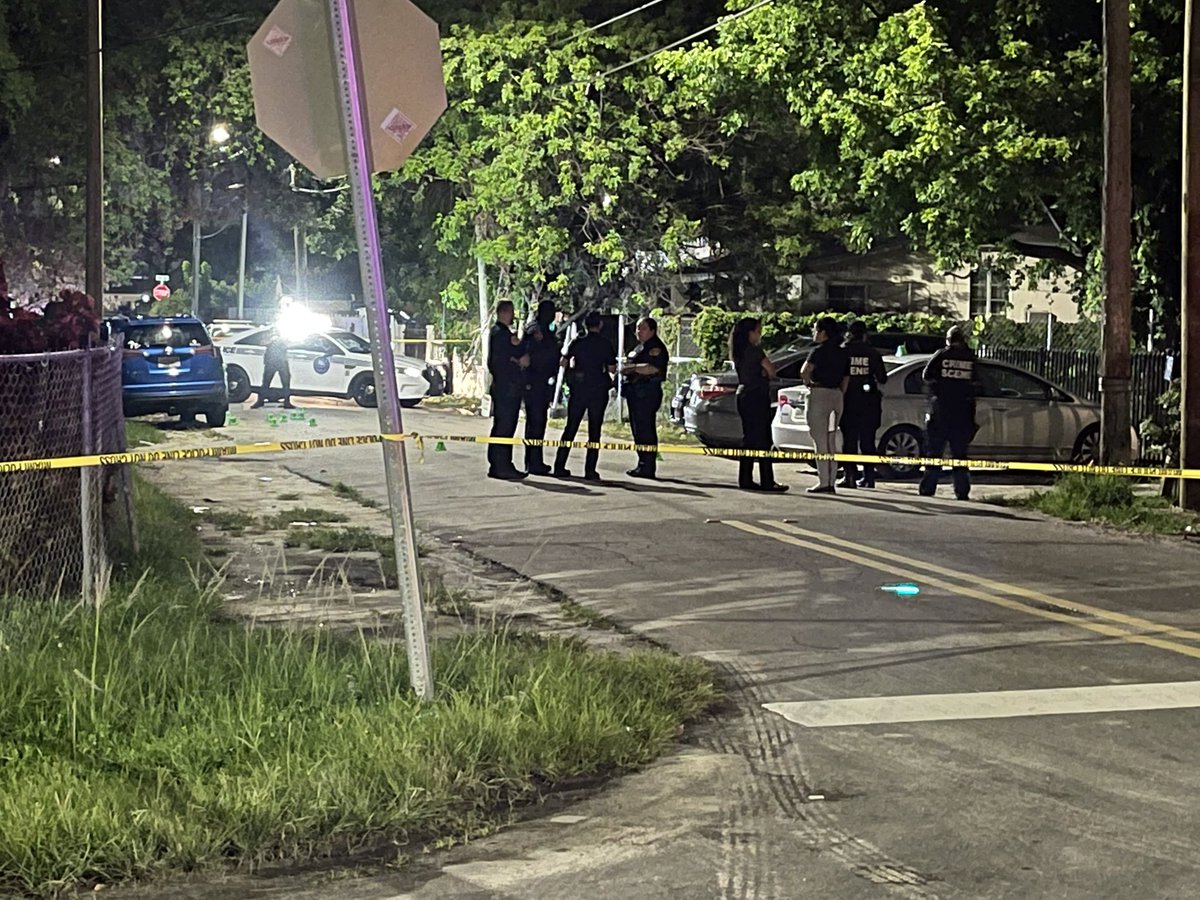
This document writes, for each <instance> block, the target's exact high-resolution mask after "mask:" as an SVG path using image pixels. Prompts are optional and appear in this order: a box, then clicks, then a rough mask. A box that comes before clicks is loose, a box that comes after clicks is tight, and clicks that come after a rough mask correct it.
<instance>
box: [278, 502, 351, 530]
mask: <svg viewBox="0 0 1200 900" xmlns="http://www.w3.org/2000/svg"><path fill="white" fill-rule="evenodd" d="M260 521H261V522H262V525H263V527H264V528H288V527H290V526H291V524H292V523H293V522H323V523H332V522H349V521H350V517H349V516H348V515H346V514H345V513H340V512H331V511H329V510H325V509H318V508H316V507H312V506H297V507H293V508H292V509H283V510H280V511H279V512H277V513H275V514H274V515H270V516H263V517H262V519H261V520H260Z"/></svg>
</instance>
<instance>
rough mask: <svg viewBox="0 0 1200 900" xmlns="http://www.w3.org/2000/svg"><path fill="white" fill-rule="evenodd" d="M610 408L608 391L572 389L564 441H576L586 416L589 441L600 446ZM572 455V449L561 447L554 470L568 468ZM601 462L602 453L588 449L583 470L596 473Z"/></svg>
mask: <svg viewBox="0 0 1200 900" xmlns="http://www.w3.org/2000/svg"><path fill="white" fill-rule="evenodd" d="M607 406H608V391H594V392H592V393H589V392H588V391H587V390H586V389H585V388H582V387H576V388H574V389H572V391H571V396H570V397H568V398H567V427H566V428H564V429H563V433H562V439H563V440H564V441H573V440H575V435H577V434H578V433H579V425H580V423H581V422H582V421H583V417H584V414H586V415H587V420H588V441H589V443H592V444H598V443H599V442H600V438H601V437H602V436H603V435H602V432H601V429H602V428H603V426H604V410H605V408H606V407H607ZM570 455H571V448H570V447H559V448H558V453H557V454H556V455H555V457H554V468H556V469H565V468H566V467H567V457H568V456H570ZM598 462H600V451H599V450H593V449H592V448H590V447H589V448H588V450H587V456H586V460H585V462H584V466H583V470H584V472H586V473H587V474H589V475H590V474H591V473H592V472H595V471H596V464H597V463H598Z"/></svg>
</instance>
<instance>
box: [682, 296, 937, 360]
mask: <svg viewBox="0 0 1200 900" xmlns="http://www.w3.org/2000/svg"><path fill="white" fill-rule="evenodd" d="M745 315H754V316H755V317H756V318H758V319H760V320H761V321H762V327H763V346H764V347H765V348H766V349H767V350H768V351H771V350H777V349H779V348H780V347H785V346H787V345H788V344H790V343H792V342H794V341H797V340H799V339H801V338H807V337H811V336H812V330H813V325H814V324H816V321H817V319H819V318H821V317H822V316H832V317H833V318H835V319H837V320H839V321H841V322H850V321H852V320H854V319H861V320H862V321H863V322H865V323H866V325H867V328H868V329H870V330H871V331H873V332H876V333H878V332H883V331H900V332H906V333H909V334H945V332H946V329H947V328H949V327H950V326H951V325H956V324H958V322H957V320H955V319H951V318H949V317H948V316H934V315H930V314H928V313H867V314H865V315H856V314H854V313H828V312H819V313H805V314H804V315H797V314H795V313H791V312H762V313H745V312H739V311H736V310H728V309H721V308H719V307H716V306H706V307H705V308H704V309H702V310H701V311H700V312H699V314H698V315H697V316H696V318H695V320H694V321H693V322H692V338H693V340H695V342H696V345H697V346H698V347H699V348H700V354H701V356H703V357H704V363H705V365H706V367H707V368H709V369H713V368H721V367H722V366H723V364H724V362H725V360H726V358H727V357H728V355H729V350H728V343H729V332H730V331H732V330H733V326H734V325H735V324H736V323H737V320H738V319H740V318H742V316H745Z"/></svg>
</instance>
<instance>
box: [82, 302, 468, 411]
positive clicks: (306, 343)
mask: <svg viewBox="0 0 1200 900" xmlns="http://www.w3.org/2000/svg"><path fill="white" fill-rule="evenodd" d="M106 325H107V327H108V330H109V332H110V333H111V334H112V336H113V338H114V340H116V341H118V342H119V344H120V346H121V349H122V360H121V386H122V398H123V405H124V408H125V415H126V416H131V417H132V416H140V415H149V414H151V413H166V414H168V415H177V416H179V417H180V418H181V419H182V420H184V421H191V420H193V419H195V417H196V415H197V414H202V415H203V416H204V418H205V421H206V422H207V423H208V424H209V425H211V426H213V427H220V426H222V425H224V424H225V419H226V415H227V413H228V411H229V404H230V403H242V402H244V401H245V400H247V399H249V397H250V395H251V394H252V393H254V392H255V391H256V390H257V387H258V385H260V384H261V383H262V375H263V354H264V352H265V351H266V345H267V343H269V340H270V335H271V329H270V328H267V327H262V328H252V329H249V330H242V331H237V332H234V333H231V334H226V335H224V336H223V337H221V338H220V339H218V340H217V341H215V342H214V341H213V339H212V337H211V335H210V333H209V331H208V329H207V328H206V327H205V325H204V323H203V322H201V321H200V320H199V319H197V318H194V317H193V316H138V317H135V318H126V317H117V318H114V319H110V320H108V321H107V322H106ZM395 362H396V384H397V388H398V389H399V395H400V403H401V405H403V406H410V407H411V406H416V405H417V404H418V403H420V402H421V400H422V399H423V398H425V397H427V396H438V395H440V394H442V393H444V392H445V386H446V382H445V376H444V374H443V373H442V371H441V369H439V368H438V367H436V366H434V365H431V364H428V363H426V362H425V361H424V360H420V359H415V358H413V357H411V356H397V357H396V358H395ZM288 368H289V369H290V371H291V392H292V393H293V394H295V395H298V396H323V397H340V398H347V399H352V400H354V401H355V402H356V403H358V404H359V405H360V406H375V404H376V397H375V375H374V369H373V367H372V361H371V345H370V344H369V343H368V342H367V341H365V340H363V339H362V338H361V337H359V336H358V335H355V334H353V333H351V332H349V331H329V332H323V333H316V334H310V335H307V336H305V337H303V338H300V339H298V340H296V341H294V342H292V343H290V345H289V348H288Z"/></svg>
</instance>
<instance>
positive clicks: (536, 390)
mask: <svg viewBox="0 0 1200 900" xmlns="http://www.w3.org/2000/svg"><path fill="white" fill-rule="evenodd" d="M553 397H554V386H553V385H552V384H551V383H550V382H549V381H545V382H543V381H540V380H539V381H534V382H530V383H529V384H527V385H525V440H527V441H540V440H543V439H544V438H545V437H546V420H547V419H548V418H549V416H550V400H551V399H552V398H553ZM545 465H546V464H545V462H543V461H542V447H541V445H540V444H539V445H537V446H530V445H529V444H526V445H525V468H526V469H529V470H530V471H532V470H534V469H541V468H543V467H544V466H545Z"/></svg>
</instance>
